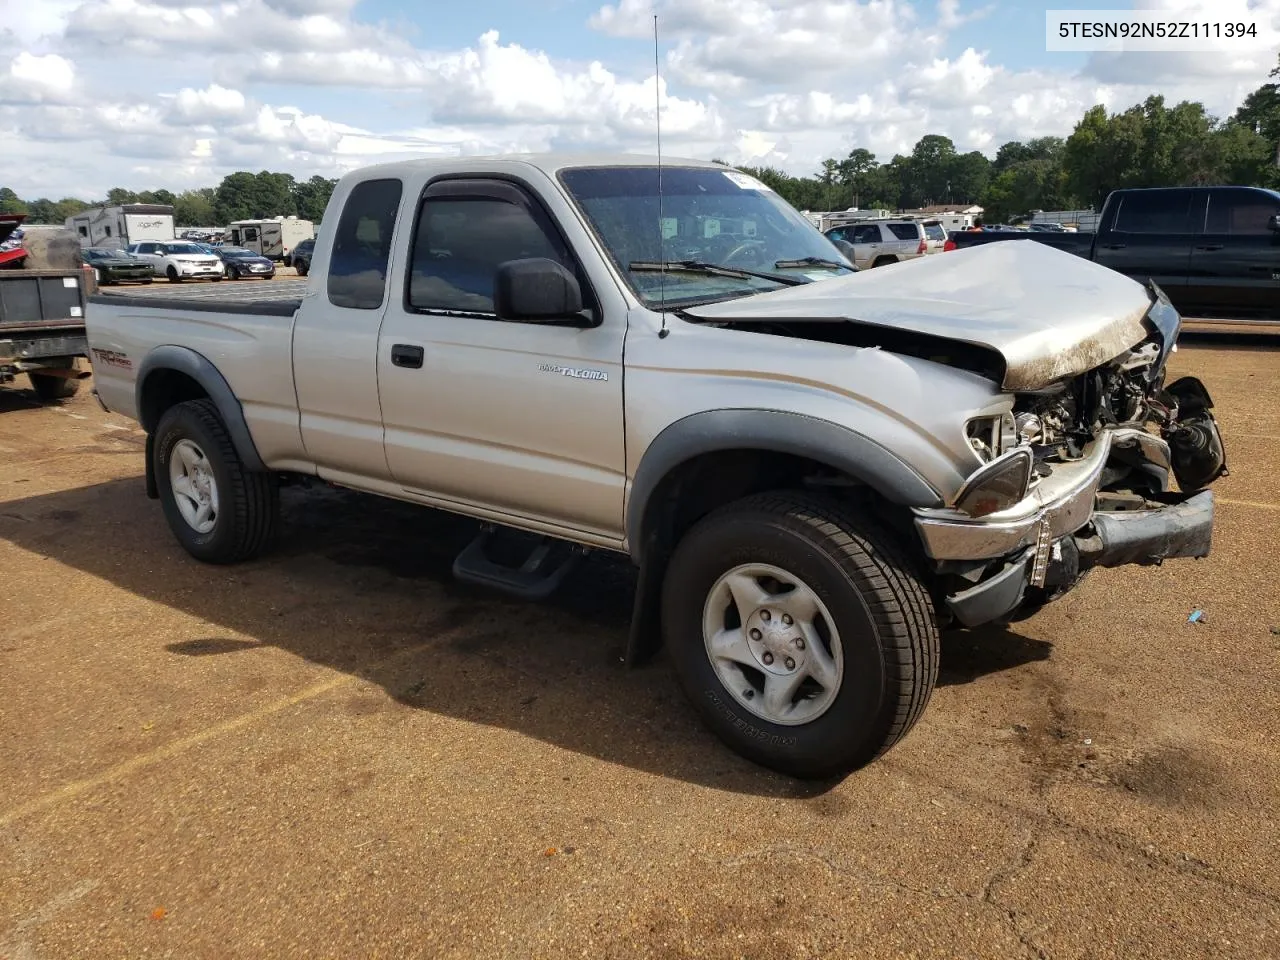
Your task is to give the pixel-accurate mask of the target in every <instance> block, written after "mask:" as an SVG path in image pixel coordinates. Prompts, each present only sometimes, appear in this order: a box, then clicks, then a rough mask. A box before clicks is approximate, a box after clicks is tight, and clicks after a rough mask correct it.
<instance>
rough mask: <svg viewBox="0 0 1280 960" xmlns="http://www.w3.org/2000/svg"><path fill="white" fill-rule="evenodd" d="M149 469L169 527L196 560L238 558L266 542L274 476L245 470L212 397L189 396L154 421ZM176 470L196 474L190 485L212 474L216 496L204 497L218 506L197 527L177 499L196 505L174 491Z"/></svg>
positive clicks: (273, 512)
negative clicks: (195, 465)
mask: <svg viewBox="0 0 1280 960" xmlns="http://www.w3.org/2000/svg"><path fill="white" fill-rule="evenodd" d="M193 450H194V453H195V454H198V455H200V457H201V458H203V461H204V467H203V468H202V469H192V468H191V467H190V465H189V464H190V461H189V459H188V455H190V454H192V452H193ZM175 461H176V462H175ZM197 462H198V460H197ZM154 469H155V480H156V485H157V486H158V487H159V491H160V504H161V507H162V508H163V510H164V515H165V519H166V520H167V521H168V522H169V528H170V529H171V530H172V531H173V534H174V536H175V537H176V538H177V539H178V542H179V543H181V544H182V546H183V548H184V549H185V550H186V551H187V552H188V553H189V554H191V555H192V556H193V557H195V558H196V559H197V560H201V561H204V562H205V563H219V564H226V563H238V562H240V561H242V560H248V559H250V558H252V557H254V556H257V555H258V554H259V553H261V552H262V551H263V550H264V549H265V548H266V547H267V546H268V545H269V544H270V542H271V540H272V539H273V537H274V535H275V530H276V525H277V518H278V516H279V512H280V507H279V498H278V489H277V485H276V480H275V476H274V475H273V474H270V473H259V472H254V471H251V470H248V469H246V467H245V466H244V463H243V462H242V461H241V459H240V456H239V454H237V453H236V449H235V445H234V444H232V442H231V435H230V434H229V433H228V432H227V428H226V426H225V425H224V424H223V422H222V418H221V417H220V416H219V414H218V408H217V407H216V406H215V405H214V403H213V401H212V400H207V399H205V400H188V401H186V402H184V403H179V404H176V405H175V406H172V407H170V408H169V409H168V410H166V411H165V412H164V414H163V415H162V416H161V417H160V422H159V423H158V424H157V425H156V435H155V468H154ZM179 475H185V476H187V477H188V478H192V477H196V478H197V479H196V480H195V481H190V482H189V483H188V484H187V488H188V489H193V490H194V489H195V486H196V485H197V484H198V482H199V481H201V480H204V481H207V480H208V479H209V478H211V479H212V489H213V490H214V491H216V496H215V497H212V498H209V497H206V499H207V500H208V499H212V500H213V501H214V502H216V504H217V510H216V512H214V513H213V514H212V516H211V517H207V518H206V521H203V522H202V523H201V526H199V527H198V526H196V525H194V524H193V523H191V522H189V521H188V520H187V519H186V518H185V517H184V513H183V510H184V508H183V507H182V506H181V505H180V502H179V501H180V499H181V500H183V501H185V502H186V504H187V507H188V508H191V507H193V506H194V505H195V504H194V500H193V498H191V497H181V498H180V496H179V494H178V493H177V492H175V489H174V488H175V482H174V480H173V479H172V478H173V477H175V476H179ZM196 516H197V518H198V517H199V513H197V514H196ZM208 520H211V521H212V522H211V523H210V524H208V525H207V527H206V523H207V521H208Z"/></svg>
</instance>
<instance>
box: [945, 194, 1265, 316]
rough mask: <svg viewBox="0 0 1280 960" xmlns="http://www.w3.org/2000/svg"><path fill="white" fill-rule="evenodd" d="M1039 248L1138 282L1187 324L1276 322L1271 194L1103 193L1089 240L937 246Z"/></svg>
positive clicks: (982, 235)
mask: <svg viewBox="0 0 1280 960" xmlns="http://www.w3.org/2000/svg"><path fill="white" fill-rule="evenodd" d="M1002 240H1026V241H1030V242H1033V243H1047V244H1049V245H1050V246H1053V247H1057V248H1058V249H1059V250H1065V251H1067V252H1069V253H1074V254H1076V255H1078V256H1081V257H1084V258H1086V259H1088V260H1093V261H1096V262H1097V263H1101V264H1103V265H1104V266H1107V267H1111V268H1112V269H1113V270H1118V271H1119V272H1120V273H1123V274H1126V275H1127V276H1130V277H1133V278H1134V279H1135V280H1139V281H1142V282H1146V281H1147V280H1148V279H1150V280H1154V281H1155V282H1156V283H1157V284H1159V286H1160V288H1161V289H1163V290H1164V292H1165V293H1166V294H1168V296H1169V299H1170V300H1171V301H1172V302H1173V305H1174V306H1175V307H1177V309H1178V312H1179V313H1181V314H1183V315H1184V316H1187V317H1206V318H1224V319H1249V320H1277V321H1280V193H1277V192H1276V191H1274V190H1264V189H1262V188H1260V187H1153V188H1148V189H1135V190H1113V191H1112V192H1111V193H1110V194H1109V195H1108V196H1107V200H1106V203H1105V204H1104V205H1103V208H1102V215H1101V217H1100V218H1099V219H1098V230H1097V232H1096V233H1047V232H1046V233H1040V232H1029V231H1028V232H1023V231H1020V230H1017V231H1015V230H984V231H981V232H972V233H971V232H965V231H959V232H955V233H952V234H951V235H950V236H949V237H948V239H947V243H946V245H945V247H944V249H945V250H956V249H959V248H962V247H969V246H973V245H974V244H978V243H993V242H997V241H1002Z"/></svg>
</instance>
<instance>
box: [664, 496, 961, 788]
mask: <svg viewBox="0 0 1280 960" xmlns="http://www.w3.org/2000/svg"><path fill="white" fill-rule="evenodd" d="M753 565H754V566H756V568H757V570H756V573H758V572H759V568H760V567H767V568H773V569H775V570H778V571H781V572H783V573H784V574H786V575H787V577H788V578H789V579H790V580H791V582H792V583H797V584H800V585H801V586H802V587H804V588H807V589H808V590H809V596H810V597H812V598H816V603H813V602H811V603H810V608H811V609H817V614H816V615H814V616H812V617H810V619H809V621H808V623H809V624H810V625H809V626H808V627H804V626H803V623H802V619H801V614H799V613H798V612H797V615H796V616H795V617H794V618H790V619H789V618H788V617H789V615H788V614H787V613H786V611H787V610H788V609H794V610H797V611H799V610H800V609H801V605H800V604H797V603H794V602H793V601H792V600H791V598H789V597H786V596H784V595H780V594H778V592H777V590H776V589H775V590H772V591H768V592H771V593H773V594H774V597H773V598H772V599H770V600H766V601H765V604H766V605H765V606H759V607H757V608H756V612H755V613H754V614H752V615H751V617H750V618H747V615H746V614H741V615H740V616H739V622H740V624H741V625H742V626H746V627H747V632H746V633H743V632H742V631H741V630H739V631H738V632H737V637H738V638H739V639H740V642H739V643H735V644H733V645H732V649H733V651H734V654H735V656H734V657H731V658H717V659H716V660H715V661H714V662H713V659H712V655H711V653H710V643H709V642H708V641H707V640H706V639H705V637H706V636H707V635H710V634H712V633H714V632H715V630H717V629H719V628H720V627H721V626H725V627H727V628H732V625H733V620H732V617H733V614H732V612H731V611H733V610H734V609H736V607H737V604H736V603H734V602H733V601H732V600H727V599H726V598H727V597H729V596H731V594H730V592H729V590H728V588H727V587H725V586H723V585H722V584H723V582H724V581H723V578H724V576H725V575H726V574H728V573H730V571H733V570H740V569H745V570H747V571H748V573H750V572H751V571H750V570H749V568H750V567H751V566H753ZM749 582H751V583H755V584H756V586H757V588H758V587H759V586H760V581H758V580H756V579H755V577H754V576H751V577H749ZM765 583H768V581H767V580H766V581H765ZM791 596H792V597H798V596H802V594H800V593H799V592H796V593H793V594H792V595H791ZM713 601H714V602H713ZM788 604H790V607H788V606H787V605H788ZM770 605H771V606H770ZM721 609H724V610H726V611H730V612H729V613H726V614H725V616H726V619H725V620H724V621H721V620H720V619H718V618H719V616H720V613H719V611H720V610H721ZM769 609H772V611H773V612H772V615H771V616H769V617H766V615H765V612H762V611H767V610H769ZM744 620H745V623H743V622H742V621H744ZM766 621H767V622H766ZM786 624H791V626H786ZM662 627H663V634H664V636H665V640H666V644H667V647H668V649H669V651H670V655H671V658H672V662H673V664H674V667H675V671H676V674H677V677H678V679H679V681H680V684H681V686H682V688H683V689H684V691H685V694H686V695H687V696H688V697H689V699H690V700H691V701H692V703H693V705H694V708H695V709H696V710H697V711H698V712H699V713H700V714H701V716H702V719H703V720H704V722H705V723H706V724H707V725H708V726H709V727H710V728H711V729H712V731H713V732H714V733H715V734H716V735H717V736H719V737H720V739H721V740H722V741H724V742H725V743H726V744H727V745H728V746H729V747H731V748H732V749H733V750H734V751H736V752H737V753H739V754H741V755H743V756H744V757H746V758H748V759H750V760H752V761H754V762H756V763H758V764H760V765H762V766H764V767H768V768H770V769H772V770H776V771H779V772H781V773H785V774H789V775H791V776H794V777H800V778H804V779H824V778H828V777H833V776H838V775H841V774H844V773H848V772H849V771H851V770H854V769H856V768H858V767H860V766H863V765H865V764H866V763H869V762H870V761H872V760H874V759H875V758H876V757H878V756H880V755H881V754H883V753H884V752H885V751H887V750H888V749H889V748H891V747H892V746H893V745H894V744H895V743H897V742H898V741H899V740H901V739H902V738H903V737H904V736H905V735H906V734H907V732H908V731H909V730H910V729H911V728H912V726H914V725H915V722H916V721H917V720H918V719H919V718H920V716H921V714H922V713H923V712H924V709H925V706H926V705H927V704H928V702H929V698H930V695H931V694H932V692H933V687H934V684H935V682H936V681H937V675H938V656H939V653H938V642H939V641H938V629H937V623H936V620H935V618H934V613H933V605H932V602H931V600H930V597H929V593H928V591H927V590H926V589H925V587H924V586H923V584H922V583H921V582H920V580H919V578H918V577H917V575H916V573H915V571H914V567H913V565H912V563H911V562H910V561H909V560H908V558H907V556H906V554H905V552H904V551H903V550H902V549H900V548H899V547H898V546H897V544H896V542H895V538H894V537H893V535H892V534H890V533H888V532H887V531H885V530H883V529H882V528H881V527H880V526H879V525H878V524H876V523H875V522H874V521H873V520H871V519H870V518H869V517H866V516H865V515H863V514H861V513H858V512H855V511H854V510H853V509H852V508H850V507H846V506H843V505H841V504H837V503H835V502H833V501H829V500H825V499H821V498H816V497H811V496H806V495H803V494H798V493H791V492H780V493H771V494H761V495H756V496H752V497H748V498H745V499H743V500H739V501H737V502H735V503H732V504H729V505H727V506H725V507H723V508H721V509H719V510H717V511H715V512H714V513H712V514H710V515H708V516H707V517H704V518H703V519H702V520H700V521H699V522H698V523H696V524H695V525H694V526H693V527H692V528H691V529H690V530H689V531H688V533H686V534H685V536H684V537H683V538H682V539H681V540H680V542H679V543H678V544H677V545H676V548H675V551H674V552H673V554H672V557H671V561H670V563H669V565H668V567H667V572H666V575H665V577H664V581H663V591H662ZM832 627H834V631H833V630H832V629H831V628H832ZM757 628H758V629H757ZM753 629H755V631H756V632H755V633H753V632H752V631H753ZM761 631H763V637H764V640H763V643H761V642H757V641H758V639H759V637H758V636H757V635H758V634H760V633H761ZM749 635H750V637H754V638H755V639H749ZM719 636H722V637H731V636H733V631H732V629H726V631H725V632H724V633H721V634H719ZM806 638H807V640H808V642H807V644H806V643H805V642H804V640H805V639H806ZM837 638H838V641H839V642H838V643H836V642H835V641H836V639H837ZM837 648H838V649H837ZM762 651H763V652H762ZM801 651H807V652H801ZM790 655H794V657H795V658H796V659H795V661H793V660H792V659H791V656H790ZM770 657H772V659H770ZM779 658H781V659H782V660H783V661H785V662H780V660H779ZM824 661H825V663H826V665H827V667H826V671H827V675H828V676H831V677H835V678H836V679H835V681H834V683H830V682H829V683H827V684H826V685H825V686H824V685H822V684H820V683H819V681H818V680H817V679H816V678H815V677H814V674H813V673H808V671H809V670H815V672H818V673H821V672H822V671H818V670H817V669H816V668H817V667H818V666H819V665H821V664H822V663H823V662H824ZM741 663H746V664H747V666H746V667H745V668H742V667H740V666H738V664H741ZM769 663H772V664H773V666H772V667H768V668H767V669H768V670H770V671H773V672H775V673H776V674H781V675H782V676H783V679H784V680H785V679H793V678H794V677H795V676H796V675H797V674H800V673H808V677H809V679H805V680H804V681H803V684H802V685H801V686H800V687H799V689H798V690H797V693H796V694H795V695H793V696H792V697H791V698H790V699H786V698H784V699H783V700H781V701H780V702H782V703H783V704H784V706H783V707H782V708H781V711H782V712H781V713H779V712H778V711H771V710H770V706H769V698H768V697H767V696H766V694H765V687H764V686H763V682H762V681H763V680H764V679H765V677H766V676H768V675H769V674H768V673H766V664H769ZM793 665H794V666H795V668H796V669H794V670H793V669H791V668H792V667H793ZM726 675H727V676H728V679H726ZM815 685H816V686H817V687H818V689H817V690H815ZM748 689H750V690H751V691H752V692H751V694H748V693H747V690H748ZM779 689H786V685H785V684H784V685H781V686H780V688H779ZM800 694H804V697H803V698H801V697H800V696H799V695H800ZM777 702H778V701H775V705H776V704H777ZM748 704H752V706H750V707H749V706H748ZM788 711H789V712H790V713H789V715H784V714H787V712H788ZM770 713H772V716H770V715H768V714H770ZM775 718H777V719H775Z"/></svg>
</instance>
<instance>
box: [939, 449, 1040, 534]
mask: <svg viewBox="0 0 1280 960" xmlns="http://www.w3.org/2000/svg"><path fill="white" fill-rule="evenodd" d="M1034 465H1035V458H1034V457H1032V455H1031V450H1030V448H1028V447H1018V448H1016V449H1014V450H1010V451H1009V452H1008V453H1006V454H1003V455H1002V456H999V457H997V458H996V459H995V460H992V461H991V462H990V463H987V464H983V465H982V466H981V467H979V468H978V469H977V470H975V471H974V472H973V473H971V474H970V475H969V479H967V480H966V481H965V482H964V486H963V487H961V488H960V492H959V493H958V494H957V495H956V503H955V506H956V509H957V510H961V511H963V512H964V513H967V514H968V515H969V516H971V517H975V518H976V517H985V516H987V515H988V514H991V513H999V512H1000V511H1001V510H1007V509H1008V508H1009V507H1012V506H1013V505H1014V504H1015V503H1017V502H1018V501H1020V500H1021V499H1022V498H1023V497H1025V496H1026V495H1027V491H1028V490H1029V489H1030V488H1031V474H1032V468H1033V466H1034Z"/></svg>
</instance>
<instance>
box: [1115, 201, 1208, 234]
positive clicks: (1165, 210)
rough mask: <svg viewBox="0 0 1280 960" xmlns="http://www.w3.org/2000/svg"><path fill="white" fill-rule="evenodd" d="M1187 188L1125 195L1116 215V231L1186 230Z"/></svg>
mask: <svg viewBox="0 0 1280 960" xmlns="http://www.w3.org/2000/svg"><path fill="white" fill-rule="evenodd" d="M1191 195H1192V191H1190V190H1141V191H1137V192H1135V193H1130V194H1125V195H1124V196H1122V197H1121V199H1120V211H1119V212H1118V213H1117V214H1116V225H1115V227H1114V228H1113V229H1114V230H1116V231H1117V232H1118V233H1189V232H1190V231H1191V199H1192V196H1191Z"/></svg>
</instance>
